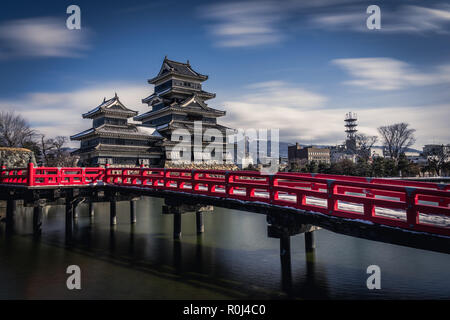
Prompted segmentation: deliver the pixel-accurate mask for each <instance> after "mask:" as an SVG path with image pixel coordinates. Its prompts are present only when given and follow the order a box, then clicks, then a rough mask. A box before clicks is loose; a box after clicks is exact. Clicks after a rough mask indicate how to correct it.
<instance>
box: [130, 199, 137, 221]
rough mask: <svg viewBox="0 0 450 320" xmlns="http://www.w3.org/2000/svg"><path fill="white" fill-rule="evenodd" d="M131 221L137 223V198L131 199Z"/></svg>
mask: <svg viewBox="0 0 450 320" xmlns="http://www.w3.org/2000/svg"><path fill="white" fill-rule="evenodd" d="M130 223H131V224H133V223H136V200H135V199H132V200H130Z"/></svg>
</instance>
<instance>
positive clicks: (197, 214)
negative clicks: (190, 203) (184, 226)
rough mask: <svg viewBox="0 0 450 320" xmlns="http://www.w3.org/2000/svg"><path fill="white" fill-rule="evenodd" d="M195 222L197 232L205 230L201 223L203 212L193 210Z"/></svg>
mask: <svg viewBox="0 0 450 320" xmlns="http://www.w3.org/2000/svg"><path fill="white" fill-rule="evenodd" d="M195 224H196V226H197V234H201V233H203V232H205V226H204V224H203V212H202V211H197V212H195Z"/></svg>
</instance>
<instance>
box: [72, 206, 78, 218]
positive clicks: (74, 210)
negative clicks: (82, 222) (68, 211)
mask: <svg viewBox="0 0 450 320" xmlns="http://www.w3.org/2000/svg"><path fill="white" fill-rule="evenodd" d="M77 208H78V205H77V203H74V204H73V215H72V218H73V220H77V219H78V210H77Z"/></svg>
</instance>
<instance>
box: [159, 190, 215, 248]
mask: <svg viewBox="0 0 450 320" xmlns="http://www.w3.org/2000/svg"><path fill="white" fill-rule="evenodd" d="M165 203H166V204H165V205H163V207H162V213H163V214H172V215H173V237H174V239H180V238H181V215H182V214H185V213H189V212H192V213H193V212H195V216H196V227H197V233H203V232H204V224H203V213H204V212H206V211H213V210H214V207H213V206H210V205H202V204H183V203H179V202H177V201H174V200H169V199H166V200H165Z"/></svg>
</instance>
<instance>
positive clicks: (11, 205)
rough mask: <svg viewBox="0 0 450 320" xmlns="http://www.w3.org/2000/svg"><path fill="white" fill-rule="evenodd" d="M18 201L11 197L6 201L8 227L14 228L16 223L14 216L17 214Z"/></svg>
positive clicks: (8, 228)
mask: <svg viewBox="0 0 450 320" xmlns="http://www.w3.org/2000/svg"><path fill="white" fill-rule="evenodd" d="M16 210H17V203H16V200H14V199H12V198H11V197H10V198H8V200H7V201H6V228H7V230H12V228H13V225H14V216H15V215H16Z"/></svg>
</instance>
